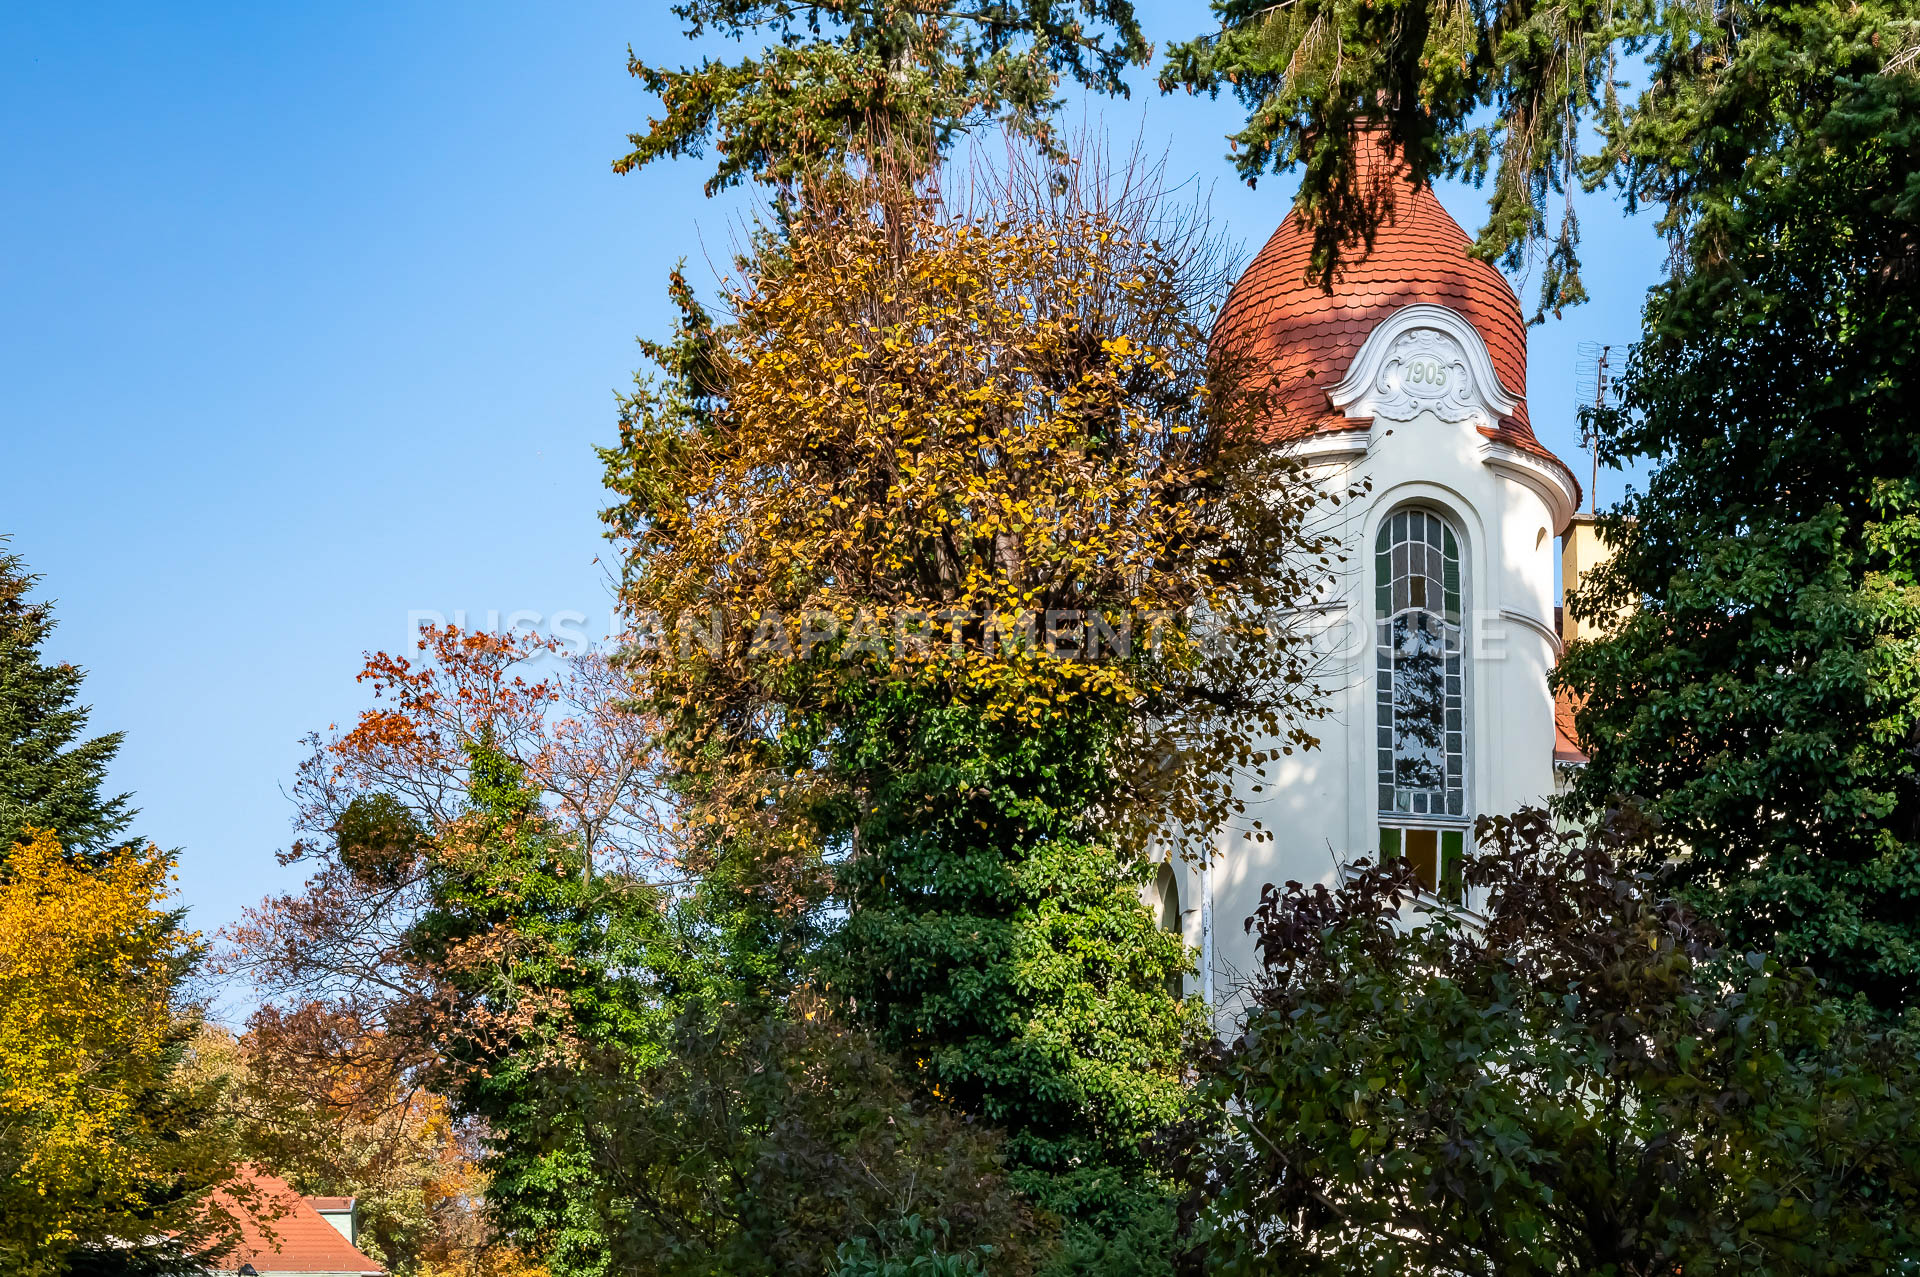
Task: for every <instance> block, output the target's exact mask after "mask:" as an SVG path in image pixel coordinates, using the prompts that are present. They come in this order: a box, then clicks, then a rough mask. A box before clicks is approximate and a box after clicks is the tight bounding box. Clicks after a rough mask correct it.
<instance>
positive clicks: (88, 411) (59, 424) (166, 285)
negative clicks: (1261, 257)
mask: <svg viewBox="0 0 1920 1277" xmlns="http://www.w3.org/2000/svg"><path fill="white" fill-rule="evenodd" d="M1142 14H1143V18H1144V20H1145V22H1146V23H1147V26H1148V34H1149V37H1150V38H1151V39H1153V40H1154V41H1156V42H1157V43H1159V44H1161V45H1164V44H1165V42H1166V41H1168V40H1169V39H1174V38H1180V37H1184V36H1187V35H1190V34H1192V33H1193V32H1194V31H1196V30H1198V29H1200V28H1202V27H1204V26H1205V25H1207V23H1208V15H1207V13H1206V10H1205V8H1204V6H1203V5H1200V4H1198V3H1191V2H1189V3H1174V2H1171V0H1151V2H1150V3H1146V4H1144V5H1142ZM629 44H631V45H632V46H633V47H634V48H635V49H636V50H638V51H639V52H641V54H642V55H643V56H645V57H647V58H649V59H650V60H653V61H657V62H667V61H678V60H681V59H683V58H685V57H687V56H688V55H689V51H690V47H689V46H688V45H687V43H686V42H685V40H684V39H682V37H681V35H680V31H679V27H678V24H677V23H676V22H675V21H674V20H673V19H672V18H671V16H670V15H669V14H668V13H667V10H666V6H665V5H664V4H659V3H628V4H624V5H615V4H604V3H594V2H586V0H583V2H578V3H573V4H567V5H537V6H536V5H525V4H517V5H516V4H503V3H485V2H481V0H471V2H469V3H466V4H460V5H453V4H440V5H432V4H425V3H411V2H408V0H393V2H390V3H382V4H379V5H370V4H363V5H339V6H312V5H260V4H248V5H238V4H218V3H206V4H201V5H197V6H192V7H190V8H189V7H187V6H160V5H132V4H94V5H85V6H81V5H54V4H50V3H44V4H16V5H10V6H7V8H6V9H5V11H4V12H3V13H0V59H4V63H5V65H4V71H3V72H0V118H4V119H6V120H7V121H8V126H7V128H6V129H5V130H4V132H0V156H4V164H5V173H6V180H5V182H4V183H3V184H0V234H3V235H4V242H5V243H6V245H7V248H6V251H5V252H4V254H0V532H4V533H10V534H11V535H12V537H13V548H14V549H15V550H16V551H18V552H20V553H21V554H23V555H24V556H25V557H26V558H27V560H28V562H29V563H30V564H31V565H32V567H33V568H34V570H35V571H37V572H39V573H41V574H42V575H43V577H44V578H45V580H44V583H43V592H44V593H45V594H46V595H47V596H50V597H52V598H54V599H56V600H57V601H58V616H59V618H60V628H59V630H58V631H57V632H56V634H55V637H54V639H53V641H52V643H51V654H52V655H53V656H54V657H55V658H56V659H66V660H73V661H77V662H79V663H81V664H82V665H85V666H86V667H87V668H88V669H89V671H90V674H89V678H88V682H87V698H88V700H89V701H90V703H91V704H92V705H93V707H94V726H95V729H96V730H115V729H117V730H124V731H125V732H127V734H128V739H127V744H126V747H125V749H124V751H123V753H122V756H121V759H120V762H119V765H118V766H117V767H116V769H115V772H114V777H113V779H114V782H115V784H116V785H117V786H118V787H121V788H126V789H131V790H133V791H135V796H136V801H137V803H138V805H139V807H140V808H141V810H142V815H141V817H140V821H139V825H138V828H139V832H141V833H142V834H143V835H145V836H146V837H149V838H152V839H154V840H156V841H158V842H160V843H161V844H163V845H167V846H175V847H179V848H181V850H182V855H181V860H180V876H181V890H182V893H183V898H184V900H185V902H186V903H187V904H188V905H189V906H190V907H191V910H192V913H191V916H192V919H193V922H194V924H195V925H197V926H200V927H202V928H204V929H207V930H212V929H214V928H216V927H219V926H221V925H224V924H225V923H227V922H229V921H231V920H232V919H233V918H234V917H235V916H236V915H237V914H238V912H239V910H240V909H241V908H242V907H243V906H245V905H247V904H249V903H252V902H253V901H255V900H257V899H259V898H260V897H261V896H262V895H264V894H266V893H267V892H268V891H270V890H275V889H279V888H282V887H284V886H288V885H291V884H292V882H293V877H292V875H291V873H290V871H287V870H282V869H279V868H277V867H276V865H275V864H274V861H273V855H272V853H273V851H274V850H275V849H276V848H279V847H282V846H284V845H285V844H286V843H287V841H288V839H289V836H290V835H289V824H288V819H289V816H290V812H291V809H290V805H289V804H288V802H287V801H286V799H285V797H284V795H283V793H282V789H283V787H284V786H285V785H286V784H287V783H288V782H289V781H290V780H291V777H292V774H293V770H294V767H295V765H296V764H297V763H298V761H299V759H300V756H301V750H300V748H299V744H298V741H299V738H300V736H301V735H302V734H303V733H304V732H307V731H310V730H314V729H321V728H325V727H326V726H327V725H328V724H329V723H331V722H340V721H346V720H349V719H351V718H352V716H353V714H354V713H355V712H356V711H357V710H358V709H359V708H360V707H361V706H362V705H363V704H364V703H365V701H364V695H363V693H362V690H361V689H360V688H358V687H357V686H356V684H355V682H354V678H353V676H354V673H355V671H356V670H357V669H358V668H359V663H360V656H361V653H362V652H363V651H366V650H368V649H377V648H387V649H393V648H395V647H396V646H398V645H399V644H401V643H402V642H403V641H404V639H405V635H406V625H407V619H408V615H409V613H410V612H415V611H436V612H440V613H443V614H446V615H449V616H451V615H452V614H454V613H455V612H457V611H461V610H464V611H465V612H466V613H467V616H468V618H469V620H470V621H471V622H474V623H480V622H482V621H483V620H484V619H485V617H486V616H487V614H488V613H489V612H494V613H498V614H500V615H501V616H503V617H504V616H505V615H507V614H509V613H511V612H514V611H516V610H523V609H524V610H531V611H535V612H539V613H541V614H543V615H547V616H551V615H552V614H554V613H556V612H560V611H573V612H578V613H584V614H587V615H588V616H589V617H591V618H592V619H591V620H590V621H589V622H588V624H587V628H590V629H592V631H593V632H594V633H596V634H597V633H599V632H601V631H602V630H603V629H604V628H605V625H606V613H607V606H608V590H607V583H606V574H605V569H604V568H603V566H601V565H600V564H599V563H598V562H597V561H596V559H597V556H599V555H600V553H601V551H602V547H603V542H602V541H601V540H600V535H599V524H598V520H597V518H596V514H597V511H598V510H599V509H600V507H601V505H602V504H603V499H602V493H601V489H600V483H599V468H598V465H597V463H596V461H595V458H594V455H593V452H592V448H593V446H594V445H595V444H596V443H605V442H608V441H609V440H611V438H612V437H613V435H614V422H615V417H614V393H615V392H616V391H617V390H619V389H620V388H622V387H624V386H626V385H627V384H628V383H629V380H630V377H631V374H632V371H633V369H634V368H635V367H636V365H637V363H638V355H637V352H636V350H635V349H634V346H633V339H634V338H635V337H636V336H639V335H658V334H660V333H662V332H663V331H664V329H665V327H666V325H667V323H668V322H669V318H670V312H669V310H668V308H667V307H666V305H665V304H664V300H663V291H662V283H663V281H664V279H665V276H666V273H667V271H668V270H669V269H670V268H671V267H672V265H673V263H674V262H675V261H676V260H677V259H678V258H680V257H683V256H684V257H687V258H689V259H690V263H691V267H692V275H693V278H694V280H695V282H696V284H700V283H704V282H709V281H711V279H712V277H713V276H712V269H711V267H709V265H708V264H707V263H708V262H709V261H714V262H718V261H722V260H724V258H725V257H726V254H727V251H728V248H729V245H730V244H731V243H733V242H734V238H735V228H736V227H737V226H738V224H739V219H740V218H741V216H742V215H743V214H744V213H746V212H747V211H748V210H750V208H751V198H752V197H751V194H750V193H749V194H744V195H738V194H737V195H732V196H729V197H726V198H723V199H721V200H717V201H714V200H707V199H704V198H703V197H702V195H701V193H700V187H701V184H702V182H703V180H704V178H705V176H706V172H707V170H706V168H705V167H704V165H703V164H701V163H700V162H699V161H686V162H683V163H681V164H678V165H675V166H663V167H659V168H654V169H649V170H647V171H645V172H644V173H642V174H639V175H635V176H629V177H616V176H614V175H613V173H612V172H611V169H610V167H609V165H610V162H611V161H612V160H613V158H614V157H615V156H617V155H619V154H621V153H622V152H623V150H624V138H625V135H626V134H627V133H628V132H629V131H632V130H635V129H638V128H640V127H642V126H643V124H644V121H645V119H646V116H647V115H648V113H649V110H650V109H651V108H652V107H653V105H654V104H653V103H652V102H651V101H650V100H649V99H648V97H647V95H646V94H645V93H644V92H643V91H642V90H641V88H640V86H639V85H638V83H637V82H635V81H634V80H632V79H631V78H630V77H629V76H628V75H627V73H626V49H627V46H628V45H629ZM1136 86H1137V87H1136V92H1135V94H1134V97H1133V98H1132V100H1131V101H1127V102H1107V103H1103V104H1100V105H1098V106H1097V107H1096V108H1094V109H1096V110H1098V111H1099V112H1100V120H1101V122H1102V123H1103V124H1104V126H1105V127H1106V128H1108V129H1109V130H1111V131H1113V132H1115V133H1117V134H1121V135H1123V136H1124V137H1127V138H1131V137H1132V136H1133V135H1134V134H1135V133H1139V134H1141V135H1142V136H1143V137H1144V139H1145V141H1146V144H1147V145H1148V147H1149V148H1151V149H1153V150H1155V151H1158V150H1160V149H1162V148H1165V149H1166V151H1167V154H1168V156H1169V164H1170V169H1171V172H1172V174H1173V175H1174V176H1176V177H1180V178H1185V177H1189V176H1191V177H1192V178H1193V179H1194V180H1195V181H1197V182H1198V183H1200V184H1201V186H1202V187H1203V188H1210V189H1211V200H1212V208H1213V211H1214V213H1215V216H1216V217H1217V218H1218V219H1219V221H1220V223H1221V224H1222V229H1223V230H1224V231H1225V232H1226V233H1227V234H1228V235H1229V236H1230V237H1231V238H1232V239H1234V240H1236V241H1239V242H1242V243H1243V244H1244V245H1245V248H1246V251H1247V252H1248V253H1251V251H1252V250H1253V249H1255V248H1257V247H1258V246H1259V244H1260V243H1261V242H1262V241H1263V240H1264V239H1265V238H1266V236H1267V235H1268V234H1270V233H1271V231H1272V229H1273V227H1274V226H1275V225H1276V224H1277V223H1278V222H1279V220H1280V218H1281V217H1282V216H1283V215H1284V213H1285V211H1286V208H1287V202H1288V199H1289V198H1290V196H1291V194H1292V190H1293V187H1294V184H1295V183H1294V182H1293V181H1292V180H1291V179H1288V178H1277V179H1276V178H1270V179H1268V180H1266V181H1263V182H1262V183H1261V184H1260V186H1259V189H1258V190H1255V191H1250V190H1248V189H1247V188H1246V187H1245V186H1243V185H1241V184H1240V183H1238V182H1237V181H1236V180H1235V179H1234V177H1233V175H1232V172H1231V170H1230V169H1229V168H1228V166H1227V164H1226V163H1225V161H1224V159H1223V158H1222V157H1223V155H1224V152H1225V144H1224V142H1223V140H1222V135H1223V134H1224V133H1225V132H1227V131H1228V130H1229V129H1230V128H1231V127H1233V126H1234V125H1235V123H1236V121H1237V119H1238V115H1237V112H1236V108H1235V106H1234V104H1233V103H1231V102H1228V101H1225V100H1222V101H1220V102H1209V101H1207V100H1206V99H1204V98H1189V97H1186V96H1184V95H1180V96H1176V97H1172V98H1161V97H1159V96H1158V95H1157V94H1156V93H1154V91H1153V90H1152V88H1151V84H1150V79H1149V76H1148V75H1147V74H1146V73H1144V72H1143V73H1141V74H1139V75H1137V76H1136ZM1441 194H1442V198H1443V200H1444V201H1445V202H1446V203H1447V205H1448V207H1449V208H1450V209H1451V210H1452V211H1453V213H1454V215H1455V217H1456V218H1458V219H1459V220H1460V221H1461V222H1462V223H1463V224H1464V225H1466V226H1467V227H1468V228H1469V229H1470V230H1471V229H1473V228H1475V227H1477V226H1478V225H1479V223H1480V221H1481V220H1482V203H1481V201H1482V196H1481V195H1480V194H1479V193H1478V192H1474V191H1471V190H1459V189H1449V190H1444V191H1442V193H1441ZM1582 221H1583V228H1584V230H1585V237H1586V257H1587V263H1588V281H1589V287H1590V289H1591V290H1592V292H1593V294H1594V298H1595V300H1594V302H1593V303H1592V304H1590V305H1588V306H1586V307H1584V308H1581V309H1580V310H1577V311H1574V312H1570V314H1569V316H1568V317H1567V318H1566V319H1563V320H1561V321H1558V322H1550V323H1549V324H1548V325H1546V326H1545V327H1543V328H1537V329H1535V330H1534V335H1533V341H1532V349H1531V368H1530V375H1529V387H1528V389H1529V396H1528V397H1529V404H1530V408H1531V413H1532V417H1533V421H1534V425H1535V429H1536V430H1537V431H1538V432H1539V434H1540V435H1541V437H1542V439H1543V440H1544V441H1545V442H1546V443H1547V444H1548V445H1549V446H1550V447H1552V448H1554V449H1555V450H1556V451H1558V452H1559V453H1560V454H1561V455H1562V456H1564V457H1566V458H1567V459H1568V461H1569V462H1570V463H1571V464H1573V465H1574V467H1575V469H1576V471H1577V472H1579V473H1580V474H1581V475H1582V476H1583V478H1584V476H1585V473H1586V464H1585V461H1584V459H1583V458H1582V457H1581V454H1580V453H1579V448H1578V442H1577V438H1576V431H1575V425H1574V415H1573V381H1574V372H1575V346H1576V343H1578V342H1580V341H1583V340H1599V341H1611V342H1615V343H1625V342H1628V341H1631V340H1632V338H1633V336H1634V334H1635V333H1636V331H1637V328H1638V315H1639V308H1640V304H1641V300H1642V297H1643V294H1644V290H1645V289H1646V287H1647V286H1648V285H1649V284H1651V283H1653V282H1654V280H1655V279H1656V278H1657V277H1658V274H1659V272H1660V269H1661V263H1662V260H1663V250H1662V248H1661V245H1660V244H1659V242H1658V240H1657V237H1656V236H1655V235H1654V233H1653V230H1652V227H1651V225H1650V219H1649V218H1646V217H1644V216H1643V217H1639V218H1635V219H1631V220H1630V219H1627V218H1626V217H1624V215H1622V214H1621V212H1620V211H1619V209H1618V208H1617V206H1615V205H1612V204H1610V203H1608V202H1607V201H1605V200H1604V199H1602V200H1590V201H1588V203H1587V204H1586V205H1585V207H1584V211H1583V219H1582ZM1536 287H1537V281H1521V282H1520V288H1521V293H1522V296H1523V298H1524V299H1525V300H1527V301H1528V302H1529V303H1531V301H1532V299H1533V296H1534V289H1535V288H1536ZM1618 495H1619V492H1618V481H1617V480H1615V481H1612V482H1611V483H1610V482H1609V480H1608V479H1607V477H1606V476H1604V475H1603V476H1602V488H1601V496H1602V499H1603V501H1605V500H1608V499H1611V498H1614V497H1617V496H1618Z"/></svg>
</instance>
